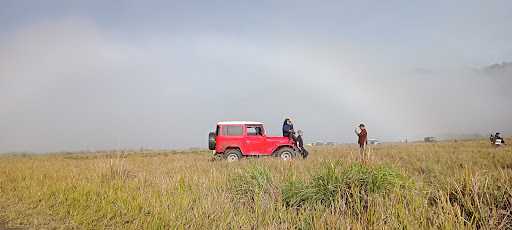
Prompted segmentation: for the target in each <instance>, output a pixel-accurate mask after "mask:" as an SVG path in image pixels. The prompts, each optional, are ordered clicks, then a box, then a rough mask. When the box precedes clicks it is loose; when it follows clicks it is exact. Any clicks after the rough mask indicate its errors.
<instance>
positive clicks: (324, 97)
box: [0, 0, 512, 153]
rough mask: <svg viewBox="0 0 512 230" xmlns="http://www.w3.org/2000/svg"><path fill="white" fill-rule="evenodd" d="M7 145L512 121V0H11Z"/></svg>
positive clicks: (349, 134) (342, 132) (83, 146)
mask: <svg viewBox="0 0 512 230" xmlns="http://www.w3.org/2000/svg"><path fill="white" fill-rule="evenodd" d="M1 5H2V7H0V26H1V27H2V28H3V29H2V30H1V31H0V108H1V109H0V112H1V114H2V116H1V117H2V119H1V120H0V130H1V132H0V153H5V152H21V151H29V152H52V151H61V150H66V151H75V150H97V149H116V148H121V149H130V148H135V149H137V148H140V147H144V148H155V149H160V148H188V147H206V145H207V134H208V132H209V131H211V130H213V129H214V127H215V124H216V122H217V121H223V120H256V121H263V122H265V124H266V129H267V131H270V132H269V134H272V135H280V134H281V125H282V121H283V119H284V118H285V117H291V118H292V119H293V120H294V122H295V126H296V128H298V129H302V130H304V133H305V139H306V142H313V141H336V142H345V143H346V142H354V141H355V137H354V134H353V129H354V127H355V126H356V125H357V124H359V123H360V122H363V123H365V124H367V126H368V130H369V134H370V138H378V139H382V140H400V139H403V138H406V137H407V138H408V139H409V140H412V139H419V138H422V137H424V136H437V135H445V134H482V135H485V134H489V133H490V132H502V133H504V134H505V135H507V136H509V135H510V133H511V132H512V122H511V119H510V118H511V117H512V103H511V102H510V98H512V90H510V86H511V85H512V69H511V68H508V69H505V70H503V72H499V73H488V72H486V71H484V68H485V67H487V66H489V65H492V64H496V63H502V62H510V61H512V30H510V29H509V28H512V2H510V1H504V0H503V1H485V2H484V1H449V2H447V1H428V2H423V1H391V2H385V3H384V2H379V1H342V2H338V1H324V2H316V3H308V2H306V1H299V2H296V1H261V2H257V3H256V2H252V1H221V2H207V3H200V2H196V1H184V2H179V1H144V2H142V1H108V2H104V1H96V0H93V1H65V0H54V1H44V2H39V1H24V0H21V1H11V0H7V1H1Z"/></svg>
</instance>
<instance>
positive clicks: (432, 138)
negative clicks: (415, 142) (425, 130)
mask: <svg viewBox="0 0 512 230" xmlns="http://www.w3.org/2000/svg"><path fill="white" fill-rule="evenodd" d="M423 141H425V142H436V141H437V138H435V137H425V138H423Z"/></svg>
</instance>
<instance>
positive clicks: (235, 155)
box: [224, 149, 242, 162]
mask: <svg viewBox="0 0 512 230" xmlns="http://www.w3.org/2000/svg"><path fill="white" fill-rule="evenodd" d="M224 155H225V156H226V160H227V161H228V162H233V161H238V160H240V158H242V152H240V150H238V149H230V150H228V151H226V153H225V154H224Z"/></svg>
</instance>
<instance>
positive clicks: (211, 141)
mask: <svg viewBox="0 0 512 230" xmlns="http://www.w3.org/2000/svg"><path fill="white" fill-rule="evenodd" d="M215 137H216V135H215V133H214V132H210V133H209V134H208V148H209V149H210V150H215V145H216V144H217V143H216V142H215Z"/></svg>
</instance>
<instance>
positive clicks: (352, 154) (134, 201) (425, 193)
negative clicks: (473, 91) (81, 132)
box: [0, 139, 512, 229]
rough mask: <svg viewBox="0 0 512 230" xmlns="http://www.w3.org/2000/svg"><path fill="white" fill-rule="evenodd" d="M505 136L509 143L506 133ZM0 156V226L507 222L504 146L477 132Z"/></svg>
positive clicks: (511, 170)
mask: <svg viewBox="0 0 512 230" xmlns="http://www.w3.org/2000/svg"><path fill="white" fill-rule="evenodd" d="M508 142H509V143H510V142H511V140H510V139H509V140H508ZM357 151H358V150H357V147H356V146H355V145H340V146H325V147H312V148H311V149H310V158H309V159H307V160H299V159H297V160H293V161H289V162H284V161H280V160H278V159H274V158H253V159H245V160H242V161H240V162H234V163H228V162H225V161H211V152H209V151H201V150H197V151H189V152H186V151H185V152H176V151H167V152H166V151H148V150H146V151H136V152H122V153H120V152H99V153H67V154H45V155H2V156H0V229H9V228H29V229H55V228H57V229H104V228H114V229H169V228H171V229H176V228H179V229H227V228H230V229H239V228H243V229H296V228H299V229H323V228H331V229H332V228H341V229H345V228H355V229H367V228H378V229H396V228H409V229H418V228H419V229H428V228H441V229H459V228H484V229H497V228H501V229H511V228H512V148H511V147H510V146H507V147H504V148H494V147H492V146H490V144H488V142H487V141H486V140H474V141H446V142H439V143H409V144H382V145H378V146H372V147H371V158H372V159H371V163H370V164H369V165H361V164H358V163H357V160H356V159H357Z"/></svg>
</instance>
